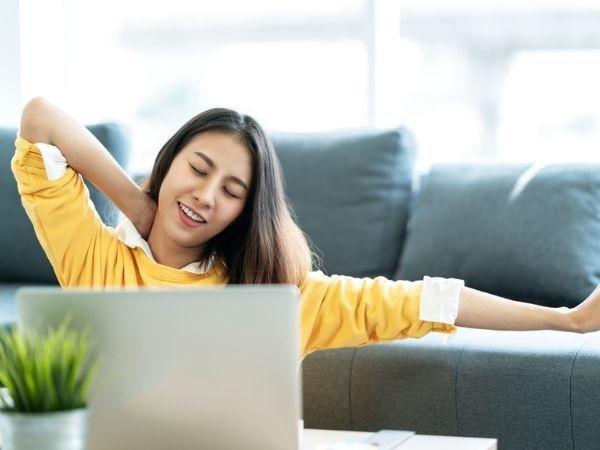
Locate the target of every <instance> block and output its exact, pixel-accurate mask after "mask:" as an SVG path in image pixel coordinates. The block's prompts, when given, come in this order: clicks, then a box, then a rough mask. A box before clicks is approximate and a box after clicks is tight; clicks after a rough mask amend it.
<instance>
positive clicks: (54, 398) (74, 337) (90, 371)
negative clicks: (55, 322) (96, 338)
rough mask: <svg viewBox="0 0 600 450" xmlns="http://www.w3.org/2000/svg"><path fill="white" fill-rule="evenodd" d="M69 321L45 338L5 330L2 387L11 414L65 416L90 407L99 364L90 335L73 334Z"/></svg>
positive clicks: (0, 344) (1, 334)
mask: <svg viewBox="0 0 600 450" xmlns="http://www.w3.org/2000/svg"><path fill="white" fill-rule="evenodd" d="M71 319H72V316H71V315H68V316H67V317H66V318H65V319H64V320H63V322H62V323H61V325H60V326H59V327H58V328H57V329H49V330H48V332H47V333H46V334H38V333H33V332H29V333H23V334H22V333H19V332H18V331H17V329H16V327H14V328H13V329H12V330H11V331H7V330H5V329H0V383H1V384H2V385H4V387H6V388H7V389H8V392H9V396H10V398H11V400H12V404H9V403H8V402H6V401H3V400H0V410H2V411H8V412H49V411H66V410H71V409H77V408H82V407H84V406H86V402H87V399H88V395H89V390H90V388H91V385H92V383H93V380H94V378H95V376H96V373H97V371H98V366H99V360H98V359H93V356H92V350H93V346H94V344H93V343H92V340H91V338H90V330H89V328H86V329H85V330H83V331H77V330H72V329H69V324H70V322H71Z"/></svg>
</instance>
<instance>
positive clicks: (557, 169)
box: [395, 164, 600, 306]
mask: <svg viewBox="0 0 600 450" xmlns="http://www.w3.org/2000/svg"><path fill="white" fill-rule="evenodd" d="M598 236H600V165H599V164H556V165H550V166H545V167H536V166H525V165H519V166H497V165H495V166H475V165H471V166H468V165H439V166H434V167H433V168H432V170H431V171H430V173H429V174H428V176H426V177H425V179H424V183H423V186H422V190H421V194H420V195H419V197H418V200H417V202H416V207H415V210H414V212H413V213H412V215H411V218H410V221H409V224H408V235H407V239H406V242H405V244H404V253H403V255H402V260H401V262H400V267H399V270H398V271H397V273H396V275H395V278H398V279H408V280H416V279H422V278H423V276H425V275H429V276H439V277H446V278H460V279H463V280H465V283H466V284H467V285H468V286H470V287H473V288H476V289H480V290H483V291H486V292H490V293H492V294H496V295H500V296H503V297H507V298H511V299H514V300H522V301H527V302H530V303H538V304H541V305H546V306H575V305H577V304H578V303H579V302H581V300H583V299H584V298H586V297H587V296H588V295H589V294H590V293H591V292H592V291H593V290H594V289H595V287H596V286H597V285H598V283H600V257H599V255H600V239H598Z"/></svg>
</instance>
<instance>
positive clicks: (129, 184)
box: [19, 97, 156, 238]
mask: <svg viewBox="0 0 600 450" xmlns="http://www.w3.org/2000/svg"><path fill="white" fill-rule="evenodd" d="M19 133H20V135H21V137H23V138H24V139H26V140H27V141H29V142H33V143H38V142H41V143H46V144H51V145H54V146H56V147H58V148H59V150H60V151H61V153H62V154H63V155H64V156H65V158H66V160H67V164H68V165H69V166H71V167H72V168H73V169H74V170H76V171H77V172H79V173H80V174H81V175H82V176H83V177H84V178H85V179H87V180H89V181H90V182H91V183H92V184H93V185H94V186H96V188H98V189H99V190H100V191H102V192H103V193H104V194H105V195H106V196H107V197H108V198H109V199H110V200H111V201H112V202H113V203H114V204H115V205H116V206H117V208H119V210H121V211H122V212H123V214H125V215H126V216H127V217H128V218H129V219H130V220H131V221H132V222H133V224H134V225H135V226H136V227H137V228H138V231H140V234H141V235H142V236H143V237H144V238H146V237H147V236H148V234H149V233H150V227H151V225H152V219H153V218H154V214H155V211H156V205H155V202H154V201H153V200H151V199H150V197H148V196H147V195H146V194H145V193H144V192H143V191H142V190H141V189H140V188H139V187H138V186H137V185H136V184H135V182H134V181H133V180H132V179H131V178H130V177H129V175H128V174H127V173H126V172H125V170H123V168H121V167H120V166H119V164H118V163H117V161H115V159H114V158H113V157H112V155H111V154H110V153H109V152H108V150H106V148H104V146H103V145H102V144H101V143H100V141H98V139H96V137H95V136H94V135H93V134H92V133H91V132H90V131H89V130H87V129H86V128H85V127H84V126H82V125H80V124H79V123H78V122H77V121H75V120H74V119H73V118H71V117H70V116H68V115H67V114H66V113H64V112H63V111H61V110H60V109H59V108H57V107H56V106H54V105H53V104H52V103H50V102H49V101H48V100H46V99H44V98H42V97H35V98H33V99H32V100H30V101H29V102H27V104H26V105H25V107H24V108H23V112H22V115H21V124H20V131H19Z"/></svg>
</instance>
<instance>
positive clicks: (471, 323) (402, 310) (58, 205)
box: [11, 97, 600, 357]
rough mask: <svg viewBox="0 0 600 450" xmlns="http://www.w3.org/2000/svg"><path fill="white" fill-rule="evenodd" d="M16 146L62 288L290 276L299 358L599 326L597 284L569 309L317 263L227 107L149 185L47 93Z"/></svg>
mask: <svg viewBox="0 0 600 450" xmlns="http://www.w3.org/2000/svg"><path fill="white" fill-rule="evenodd" d="M15 144H16V151H15V156H14V157H13V159H12V161H11V167H12V170H13V173H14V175H15V178H16V179H17V185H18V189H19V193H20V195H21V199H22V203H23V206H24V208H25V210H26V212H27V214H28V216H29V218H30V219H31V221H32V223H33V226H34V229H35V232H36V235H37V237H38V239H39V241H40V243H41V245H42V247H43V248H44V250H45V252H46V254H47V256H48V258H49V260H50V262H51V264H52V266H53V268H54V271H55V273H56V275H57V278H58V280H59V282H60V284H61V286H63V287H64V288H69V287H74V286H78V287H91V288H107V287H123V288H131V287H133V288H138V289H139V288H144V287H156V286H159V287H160V286H164V287H166V286H169V287H174V286H182V287H183V286H186V287H189V286H202V285H215V284H217V285H225V284H227V283H242V284H246V283H290V284H294V285H296V286H298V287H299V289H300V292H301V301H300V319H301V326H300V330H301V337H300V345H301V348H300V352H301V356H302V357H304V356H306V355H307V354H309V353H310V352H312V351H315V350H318V349H325V348H336V347H348V346H362V345H367V344H370V343H374V342H382V341H390V340H393V339H399V338H403V337H421V336H424V335H425V334H427V333H429V332H431V331H439V332H443V333H451V332H454V331H455V330H456V328H455V327H456V326H463V327H472V328H489V329H497V330H536V329H553V330H563V331H572V332H588V331H594V330H598V329H600V290H599V289H596V290H595V291H594V292H593V293H592V294H591V295H590V296H589V297H588V298H587V299H585V301H583V302H582V303H581V304H580V305H578V306H577V307H575V308H572V309H568V308H547V307H543V306H538V305H533V304H528V303H521V302H516V301H512V300H508V299H504V298H501V297H497V296H494V295H491V294H487V293H484V292H480V291H477V290H475V289H471V288H468V287H465V286H464V283H463V282H462V281H461V280H456V279H441V278H430V277H425V279H424V280H423V281H420V280H419V281H414V282H412V281H391V280H387V279H385V278H384V277H377V278H374V279H371V278H363V279H358V278H352V277H347V276H343V275H332V276H326V275H324V274H323V273H322V272H321V271H313V270H312V269H313V267H312V260H313V257H312V253H311V251H310V247H309V245H308V243H307V240H306V238H305V236H304V234H303V233H302V231H301V230H300V229H299V228H298V226H297V225H296V223H295V221H294V219H293V218H292V216H291V215H290V210H289V207H288V205H287V201H286V198H285V193H284V188H283V179H282V173H281V169H280V166H279V162H278V160H277V157H276V155H275V152H274V150H273V147H272V144H271V142H270V140H269V138H268V137H267V135H266V133H265V132H264V130H263V129H262V128H261V127H260V125H259V124H258V123H257V122H256V121H255V120H253V119H252V118H251V117H249V116H246V115H242V114H239V113H237V112H235V111H232V110H227V109H221V108H216V109H211V110H208V111H205V112H203V113H201V114H199V115H197V116H196V117H194V118H192V119H190V120H189V121H188V122H187V123H185V124H184V125H183V126H182V127H181V129H179V130H178V131H177V132H176V133H175V134H174V135H173V136H172V137H171V138H170V139H169V140H168V141H167V143H166V144H165V145H164V146H163V148H162V149H161V150H160V152H159V153H158V156H157V158H156V161H155V164H154V167H153V170H152V173H151V175H150V177H149V179H148V180H146V183H145V185H146V186H147V192H145V191H143V190H142V189H141V188H140V187H139V186H137V185H136V184H135V183H134V182H133V181H132V180H131V179H130V178H129V176H128V175H127V174H126V173H125V171H124V170H123V169H122V168H120V167H119V165H118V164H117V163H116V161H114V159H113V158H112V157H111V156H110V154H109V153H108V151H107V150H106V149H105V148H104V147H103V146H102V144H100V142H99V141H98V140H96V138H94V137H93V135H92V134H91V133H90V132H89V131H87V130H86V129H85V128H84V127H82V126H81V125H79V124H78V123H77V122H76V121H75V120H73V119H72V118H70V117H69V116H67V115H66V114H65V113H64V112H62V111H60V110H59V109H58V108H56V107H55V106H54V105H52V104H51V103H50V102H48V101H47V100H45V99H43V98H39V97H38V98H34V99H33V100H31V101H29V102H28V103H27V104H26V105H25V107H24V109H23V114H22V117H21V125H20V130H19V133H18V135H17V139H16V141H15ZM79 175H82V176H83V177H85V178H87V179H88V180H90V182H92V183H93V184H94V185H95V186H96V187H97V188H98V189H100V190H101V191H103V192H104V193H105V194H106V196H107V197H109V198H110V199H111V200H112V201H113V202H114V203H115V205H116V206H117V207H118V208H119V209H120V210H121V211H122V212H123V213H124V215H125V216H126V217H127V218H128V219H129V221H126V222H125V223H124V224H123V225H122V226H120V227H119V228H118V229H116V230H115V229H113V228H110V227H107V226H105V225H104V224H103V223H102V222H101V220H100V218H99V216H98V215H97V213H96V211H95V209H94V206H93V204H92V203H91V202H90V200H89V195H88V192H87V189H86V188H85V185H84V184H83V182H82V179H81V177H80V176H79ZM128 225H131V226H129V227H128Z"/></svg>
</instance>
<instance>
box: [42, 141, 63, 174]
mask: <svg viewBox="0 0 600 450" xmlns="http://www.w3.org/2000/svg"><path fill="white" fill-rule="evenodd" d="M35 146H36V147H37V148H38V150H39V151H40V154H41V155H42V160H43V161H44V168H45V169H46V176H47V177H48V180H50V181H54V180H58V179H59V178H60V177H62V176H63V175H64V173H65V172H66V171H67V159H66V158H65V156H64V155H63V154H62V152H61V151H60V150H59V149H58V147H56V146H54V145H50V144H44V143H42V142H38V143H36V144H35Z"/></svg>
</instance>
